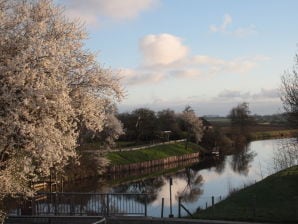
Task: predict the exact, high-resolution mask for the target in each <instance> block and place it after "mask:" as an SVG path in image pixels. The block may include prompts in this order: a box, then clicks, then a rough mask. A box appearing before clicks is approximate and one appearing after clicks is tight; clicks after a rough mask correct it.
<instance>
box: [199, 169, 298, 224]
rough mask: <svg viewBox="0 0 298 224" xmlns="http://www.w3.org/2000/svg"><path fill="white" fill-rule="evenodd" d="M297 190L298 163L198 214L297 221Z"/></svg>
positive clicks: (203, 215) (201, 215)
mask: <svg viewBox="0 0 298 224" xmlns="http://www.w3.org/2000/svg"><path fill="white" fill-rule="evenodd" d="M297 189H298V166H294V167H292V168H288V169H286V170H284V171H281V172H279V173H276V174H274V175H271V176H269V177H267V178H265V179H264V180H262V181H260V182H258V183H256V184H254V185H252V186H250V187H247V188H245V189H242V190H240V191H238V192H236V193H233V194H232V195H231V196H230V197H228V198H227V199H225V200H223V201H222V202H220V203H218V204H216V205H215V206H214V208H213V209H212V208H208V209H206V210H202V211H200V212H198V213H196V214H195V217H196V218H200V219H201V218H203V219H225V220H256V221H270V222H282V223H286V222H289V223H297V221H298V191H297Z"/></svg>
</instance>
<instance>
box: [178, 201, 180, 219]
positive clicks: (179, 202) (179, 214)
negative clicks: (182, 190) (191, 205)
mask: <svg viewBox="0 0 298 224" xmlns="http://www.w3.org/2000/svg"><path fill="white" fill-rule="evenodd" d="M178 217H179V218H181V197H179V199H178Z"/></svg>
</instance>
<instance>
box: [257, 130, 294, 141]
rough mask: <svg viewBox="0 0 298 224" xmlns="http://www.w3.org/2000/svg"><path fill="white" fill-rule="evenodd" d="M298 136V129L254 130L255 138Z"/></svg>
mask: <svg viewBox="0 0 298 224" xmlns="http://www.w3.org/2000/svg"><path fill="white" fill-rule="evenodd" d="M295 136H298V130H297V129H295V130H277V131H259V132H253V133H252V134H251V137H252V139H253V140H261V139H273V138H292V137H295Z"/></svg>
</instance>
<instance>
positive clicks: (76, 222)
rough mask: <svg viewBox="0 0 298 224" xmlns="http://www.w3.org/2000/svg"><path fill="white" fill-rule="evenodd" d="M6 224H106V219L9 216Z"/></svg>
mask: <svg viewBox="0 0 298 224" xmlns="http://www.w3.org/2000/svg"><path fill="white" fill-rule="evenodd" d="M4 223H5V224H20V223H24V224H25V223H26V224H27V223H30V224H51V223H55V224H70V223H71V224H106V223H107V220H106V219H105V218H104V217H98V216H88V217H84V216H9V217H8V218H6V220H5V222H4Z"/></svg>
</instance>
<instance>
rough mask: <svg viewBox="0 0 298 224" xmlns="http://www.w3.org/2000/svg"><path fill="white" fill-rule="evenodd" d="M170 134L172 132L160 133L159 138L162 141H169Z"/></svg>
mask: <svg viewBox="0 0 298 224" xmlns="http://www.w3.org/2000/svg"><path fill="white" fill-rule="evenodd" d="M171 133H172V131H161V138H162V139H163V140H164V141H169V140H170V134H171Z"/></svg>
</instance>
